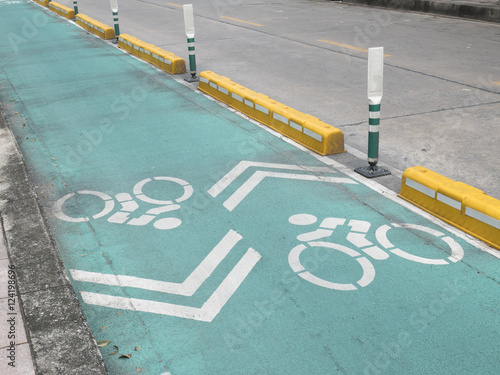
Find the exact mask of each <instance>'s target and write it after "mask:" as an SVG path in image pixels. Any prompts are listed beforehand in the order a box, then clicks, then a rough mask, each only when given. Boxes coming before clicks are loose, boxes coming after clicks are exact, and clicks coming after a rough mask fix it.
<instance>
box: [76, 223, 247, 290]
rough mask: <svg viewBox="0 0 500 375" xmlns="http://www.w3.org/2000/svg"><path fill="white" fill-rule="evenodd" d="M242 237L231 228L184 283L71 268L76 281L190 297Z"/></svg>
mask: <svg viewBox="0 0 500 375" xmlns="http://www.w3.org/2000/svg"><path fill="white" fill-rule="evenodd" d="M241 238H242V237H241V235H239V234H238V233H236V232H235V231H233V230H230V231H229V232H228V233H227V234H226V235H225V236H224V238H223V239H222V240H221V241H220V242H219V243H218V244H217V245H216V246H215V247H214V248H213V250H212V251H211V252H210V253H209V254H208V255H207V256H206V258H205V259H203V261H202V262H201V263H200V264H199V265H198V267H196V269H195V270H194V271H193V272H192V273H191V274H190V275H189V276H188V277H187V278H186V280H184V281H183V282H182V283H173V282H168V281H159V280H152V279H144V278H141V277H134V276H125V275H113V274H104V273H97V272H88V271H81V270H70V272H71V277H72V278H73V279H74V280H75V281H82V282H88V283H95V284H104V285H113V286H121V287H130V288H138V289H145V290H153V291H156V292H162V293H170V294H177V295H181V296H187V297H189V296H192V295H193V294H194V293H195V292H196V291H197V290H198V289H199V288H200V286H201V285H202V284H203V283H204V282H205V280H207V279H208V277H209V276H210V275H211V274H212V272H213V271H214V270H215V269H216V268H217V267H218V265H219V264H220V263H221V262H222V260H223V259H224V258H225V257H226V256H227V254H229V252H230V251H231V249H232V248H233V247H234V246H235V245H236V244H237V243H238V242H239V241H240V240H241Z"/></svg>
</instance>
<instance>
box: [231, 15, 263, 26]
mask: <svg viewBox="0 0 500 375" xmlns="http://www.w3.org/2000/svg"><path fill="white" fill-rule="evenodd" d="M222 18H226V19H228V20H231V21H236V22H241V23H246V24H249V25H253V26H264V25H261V24H260V23H254V22H249V21H243V20H239V19H237V18H232V17H226V16H222Z"/></svg>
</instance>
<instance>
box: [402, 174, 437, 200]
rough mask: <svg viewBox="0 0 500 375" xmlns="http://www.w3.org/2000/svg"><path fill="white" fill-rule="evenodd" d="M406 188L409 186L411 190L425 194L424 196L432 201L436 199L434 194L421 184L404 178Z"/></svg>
mask: <svg viewBox="0 0 500 375" xmlns="http://www.w3.org/2000/svg"><path fill="white" fill-rule="evenodd" d="M406 186H409V187H411V188H412V189H415V190H417V191H419V192H421V193H422V194H425V195H427V196H429V197H431V198H432V199H434V198H436V192H435V191H434V190H433V189H431V188H429V187H427V186H425V185H422V184H421V183H419V182H417V181H414V180H412V179H410V178H408V177H406Z"/></svg>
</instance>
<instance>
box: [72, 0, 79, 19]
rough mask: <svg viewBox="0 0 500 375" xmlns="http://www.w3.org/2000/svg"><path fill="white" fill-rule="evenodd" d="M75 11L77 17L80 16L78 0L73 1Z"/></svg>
mask: <svg viewBox="0 0 500 375" xmlns="http://www.w3.org/2000/svg"><path fill="white" fill-rule="evenodd" d="M73 9H74V10H75V16H76V15H77V14H78V0H73Z"/></svg>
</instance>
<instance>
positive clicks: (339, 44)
mask: <svg viewBox="0 0 500 375" xmlns="http://www.w3.org/2000/svg"><path fill="white" fill-rule="evenodd" d="M318 42H323V43H328V44H333V45H334V46H339V47H344V48H348V49H352V50H355V51H360V52H366V53H368V50H367V49H364V48H359V47H355V46H351V45H349V44H344V43H338V42H332V41H331V40H326V39H318ZM384 56H385V57H391V56H392V55H388V54H385V53H384Z"/></svg>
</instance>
